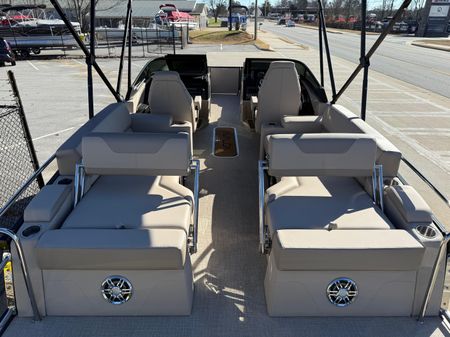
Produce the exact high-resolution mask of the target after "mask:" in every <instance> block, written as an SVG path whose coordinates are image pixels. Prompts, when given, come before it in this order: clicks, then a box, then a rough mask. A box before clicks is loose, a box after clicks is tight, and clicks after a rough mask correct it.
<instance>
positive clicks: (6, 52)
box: [0, 38, 16, 67]
mask: <svg viewBox="0 0 450 337" xmlns="http://www.w3.org/2000/svg"><path fill="white" fill-rule="evenodd" d="M6 62H8V63H11V65H12V66H15V65H16V57H15V55H14V53H13V51H12V49H11V47H10V46H9V43H8V42H7V41H6V40H5V39H3V38H0V67H4V66H5V63H6Z"/></svg>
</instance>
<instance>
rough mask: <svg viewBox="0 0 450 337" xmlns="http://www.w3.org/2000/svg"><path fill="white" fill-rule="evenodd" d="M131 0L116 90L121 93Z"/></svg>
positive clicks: (129, 7)
mask: <svg viewBox="0 0 450 337" xmlns="http://www.w3.org/2000/svg"><path fill="white" fill-rule="evenodd" d="M131 1H132V0H128V5H127V15H126V17H125V30H124V32H123V39H122V50H121V52H120V62H119V74H118V75H117V87H116V91H117V92H119V93H120V87H121V85H122V71H123V60H124V58H125V46H126V44H127V37H128V25H129V24H130V16H131Z"/></svg>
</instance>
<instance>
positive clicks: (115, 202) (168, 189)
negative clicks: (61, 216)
mask: <svg viewBox="0 0 450 337" xmlns="http://www.w3.org/2000/svg"><path fill="white" fill-rule="evenodd" d="M118 191H120V193H118ZM192 200H193V196H192V192H191V191H190V190H189V189H187V188H185V187H184V186H182V185H180V184H179V183H178V178H177V177H143V176H102V177H99V178H98V180H97V181H96V182H95V184H94V185H93V186H92V187H91V188H90V190H89V191H88V192H87V193H86V195H85V196H84V197H83V198H82V199H81V201H80V203H79V204H78V205H77V207H76V208H75V209H74V210H73V211H72V213H71V214H70V215H69V216H68V217H67V219H66V221H65V222H64V224H63V225H62V228H64V229H80V228H90V229H117V228H123V229H138V228H152V229H153V228H163V229H180V230H183V231H184V232H185V233H186V235H188V233H189V226H190V223H191V213H192V206H191V205H192Z"/></svg>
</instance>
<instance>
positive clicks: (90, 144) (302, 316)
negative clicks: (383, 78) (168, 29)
mask: <svg viewBox="0 0 450 337" xmlns="http://www.w3.org/2000/svg"><path fill="white" fill-rule="evenodd" d="M52 3H53V4H54V6H55V9H56V10H57V11H59V12H61V17H62V18H63V20H65V21H66V23H67V24H68V27H69V29H70V23H69V21H68V20H67V19H66V18H65V17H64V15H63V13H62V9H61V7H60V6H59V4H58V2H57V1H56V0H52ZM130 3H131V1H130ZM407 5H408V1H406V2H405V3H404V4H403V5H402V7H401V8H400V11H399V13H401V10H402V9H403V8H405V7H406V6H407ZM319 6H320V8H321V2H320V0H319ZM129 8H130V7H129ZM93 13H95V12H93ZM399 13H397V15H396V16H395V17H397V18H398V17H399ZM128 14H129V13H128ZM395 17H394V18H395ZM127 22H129V20H127ZM394 22H395V19H394V20H393V21H392V22H391V24H390V28H392V25H393V24H394ZM93 27H94V26H93ZM388 28H389V27H388ZM72 30H73V29H72ZM320 30H321V38H323V39H324V41H325V49H326V54H327V61H328V62H329V65H330V64H331V63H330V62H331V59H330V54H329V48H328V44H327V43H326V27H325V21H324V20H323V13H322V18H321V20H320ZM125 32H127V29H125ZM386 34H387V33H386ZM91 36H95V34H91ZM363 36H365V34H364V32H363ZM384 36H385V35H383V34H382V35H381V36H380V39H381V40H379V42H381V41H382V39H383V38H384ZM124 40H126V36H125V37H124ZM79 42H80V47H81V48H83V47H84V45H83V44H82V42H81V41H79ZM90 43H91V44H92V45H91V48H92V50H93V48H94V46H95V41H90ZM378 44H379V43H378V42H377V43H376V44H375V45H374V47H372V49H371V50H369V52H368V53H367V54H366V53H365V52H364V53H363V52H362V54H363V55H364V57H365V59H363V60H362V63H361V65H359V66H358V68H357V69H359V70H362V69H364V70H367V68H368V62H363V61H364V60H365V61H368V59H369V58H370V56H371V55H372V54H373V52H374V49H373V48H375V49H376V47H377V45H378ZM83 51H84V52H85V53H86V56H87V60H88V67H89V69H90V70H89V72H88V74H91V75H90V76H89V78H88V81H89V82H88V83H90V85H88V88H89V108H90V110H89V115H90V119H89V120H88V121H87V122H86V123H85V124H84V125H83V126H82V127H80V128H79V129H78V130H77V131H76V132H75V133H74V134H73V135H72V136H71V137H69V138H68V139H67V140H66V141H65V142H64V143H63V144H62V145H61V146H60V147H59V149H58V150H57V151H56V153H55V154H54V155H53V156H52V157H51V158H50V159H49V160H48V161H47V162H46V163H45V164H44V165H42V166H41V167H40V168H39V169H38V170H37V171H36V173H35V174H34V175H33V176H32V177H31V178H30V180H29V181H28V182H27V183H26V184H25V185H24V186H27V184H30V183H31V182H32V181H34V180H35V179H36V178H37V177H38V176H39V174H41V173H42V171H43V170H45V169H46V168H47V167H48V166H49V164H50V163H52V162H53V161H56V163H57V168H58V170H57V172H56V173H55V175H54V176H53V178H52V179H50V181H49V182H48V183H47V184H46V185H45V186H44V187H43V188H42V189H41V191H40V192H39V193H38V194H37V195H36V196H35V197H34V198H33V199H32V200H31V202H30V203H29V204H28V206H27V207H26V209H25V211H24V214H23V223H22V224H21V225H20V228H18V230H17V231H12V230H10V229H6V228H1V229H0V233H2V234H4V235H6V236H9V237H10V239H11V244H10V246H9V253H10V255H5V256H7V257H5V258H6V259H11V261H12V265H13V269H12V273H13V277H12V280H13V284H14V313H15V314H16V316H17V317H14V318H13V319H12V321H11V322H10V324H9V327H7V322H9V320H10V319H11V315H12V312H13V311H12V309H10V311H8V313H6V314H5V316H4V317H6V318H7V319H6V318H5V319H4V320H3V321H2V324H3V326H4V327H5V328H6V327H7V329H6V332H5V335H6V336H31V335H35V336H60V335H74V336H78V335H83V334H84V335H86V334H88V335H96V336H123V335H136V336H144V335H149V334H150V335H163V336H170V335H174V336H178V335H180V336H181V335H182V336H186V335H192V336H194V335H195V336H211V335H223V334H224V333H226V334H227V335H256V334H261V335H285V336H295V335H298V334H299V331H305V332H308V334H309V335H312V336H323V335H327V336H383V335H385V336H414V335H416V336H423V335H427V336H431V335H433V336H441V335H446V334H448V332H446V330H444V329H445V325H444V324H443V323H442V321H444V320H447V311H446V309H442V308H441V299H442V294H443V289H444V279H445V275H446V263H447V259H446V251H447V243H448V240H449V238H450V236H449V234H448V232H447V230H446V229H445V227H444V226H443V225H442V224H441V223H440V222H439V221H438V220H437V219H436V217H435V216H434V215H433V213H432V211H431V209H430V207H429V206H428V205H427V203H426V202H425V201H424V199H423V198H422V197H421V196H420V194H419V193H418V192H417V191H416V190H415V189H414V187H412V186H410V185H408V184H407V183H406V182H405V181H404V179H403V178H402V177H401V176H400V175H399V173H398V170H399V165H400V163H401V161H402V160H403V159H402V154H401V152H400V151H399V150H398V149H397V148H396V147H395V145H393V144H392V143H391V142H390V141H389V140H388V139H386V138H385V137H384V136H383V135H381V134H380V133H379V132H378V131H376V130H375V129H374V128H372V127H371V126H370V125H369V124H367V123H366V122H365V120H364V119H365V110H363V111H362V112H363V113H362V116H361V117H359V116H357V115H356V114H355V113H353V112H351V111H349V110H348V109H346V108H344V107H343V106H341V105H338V104H336V101H337V100H338V99H339V97H340V96H341V95H342V92H343V90H345V88H346V87H348V84H349V83H346V85H344V88H343V89H342V90H341V91H339V92H336V91H335V86H334V85H332V87H333V98H332V100H331V102H330V100H329V99H328V97H327V94H326V92H325V90H324V84H323V69H324V67H323V61H324V60H323V59H322V56H321V61H322V62H321V66H322V67H321V70H322V71H321V76H320V80H317V78H316V77H315V75H314V74H313V73H312V72H311V70H310V69H309V68H308V66H307V65H306V64H304V63H303V62H301V61H298V60H290V59H280V58H255V57H248V58H247V57H245V55H243V57H242V62H241V63H240V64H239V65H236V66H225V65H221V64H217V60H216V59H215V58H214V57H213V55H166V56H164V57H159V58H155V59H153V60H150V61H149V62H148V63H147V64H146V65H145V66H144V68H143V69H142V71H141V72H140V73H139V74H138V76H137V77H136V79H135V80H134V82H132V81H131V78H130V77H128V91H127V93H126V95H125V97H122V95H121V92H120V90H116V89H114V88H113V87H112V85H111V83H110V82H109V81H108V79H107V78H106V77H105V76H104V74H103V72H102V71H101V69H100V67H99V66H98V64H97V63H96V61H95V58H93V57H91V54H90V53H89V51H88V50H87V49H86V48H85V47H84V49H83ZM321 55H322V54H321ZM123 56H124V50H123V51H122V58H121V62H120V66H119V69H120V71H119V77H118V85H117V88H120V87H121V85H120V84H121V79H122V78H121V74H122V71H121V70H122V68H123V62H124V57H123ZM128 59H129V63H128V66H130V64H131V63H130V62H131V57H129V58H128ZM213 60H214V62H215V64H214V65H213V64H211V63H212V61H213ZM92 68H94V69H95V70H97V72H98V73H99V75H100V77H101V78H102V79H103V80H104V82H105V84H106V85H107V87H108V88H109V89H110V90H111V93H112V94H113V95H114V97H115V98H116V99H117V102H116V103H113V104H111V105H108V106H107V107H105V108H104V109H102V110H101V111H100V112H99V113H97V114H95V115H94V110H93V101H94V96H93V91H92V82H91V81H92V77H91V76H92V70H93V69H92ZM328 68H329V70H330V71H331V72H330V75H331V76H330V77H331V78H333V76H332V69H331V67H328ZM359 70H358V72H359ZM358 72H356V74H355V73H354V74H352V77H353V78H354V77H356V75H357V73H358ZM365 75H367V72H365ZM352 77H351V78H350V79H352ZM366 80H367V78H365V81H366ZM332 81H333V80H332ZM350 82H351V80H350ZM363 82H364V81H363ZM366 83H367V82H366ZM363 97H364V90H363ZM363 107H364V103H363ZM23 190H24V188H22V189H21V191H19V192H18V193H17V194H16V195H14V196H13V197H12V199H11V201H10V202H8V203H7V205H6V207H4V208H3V209H2V210H1V211H0V215H3V214H4V213H5V212H6V211H7V208H8V207H9V206H11V205H12V204H13V203H14V201H15V200H17V199H18V198H19V196H20V192H22V191H23ZM447 203H448V201H447ZM8 261H9V260H8ZM112 316H114V318H111V317H112ZM169 316H182V317H169ZM311 316H313V317H311ZM60 317H62V318H60ZM285 317H290V318H289V319H288V318H285ZM368 317H369V318H370V319H367V318H368ZM416 318H418V320H419V321H420V322H421V324H419V323H417V320H416ZM441 320H442V321H441ZM32 322H39V323H38V324H36V323H34V324H33V323H32ZM94 325H95V327H94Z"/></svg>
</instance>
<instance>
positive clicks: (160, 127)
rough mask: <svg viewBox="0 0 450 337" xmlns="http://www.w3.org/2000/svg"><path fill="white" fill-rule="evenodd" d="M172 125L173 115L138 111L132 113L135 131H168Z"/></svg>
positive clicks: (132, 124)
mask: <svg viewBox="0 0 450 337" xmlns="http://www.w3.org/2000/svg"><path fill="white" fill-rule="evenodd" d="M171 125H172V116H170V115H163V114H144V113H136V114H132V115H131V130H133V132H166V131H167V130H168V129H169V128H170V126H171Z"/></svg>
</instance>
